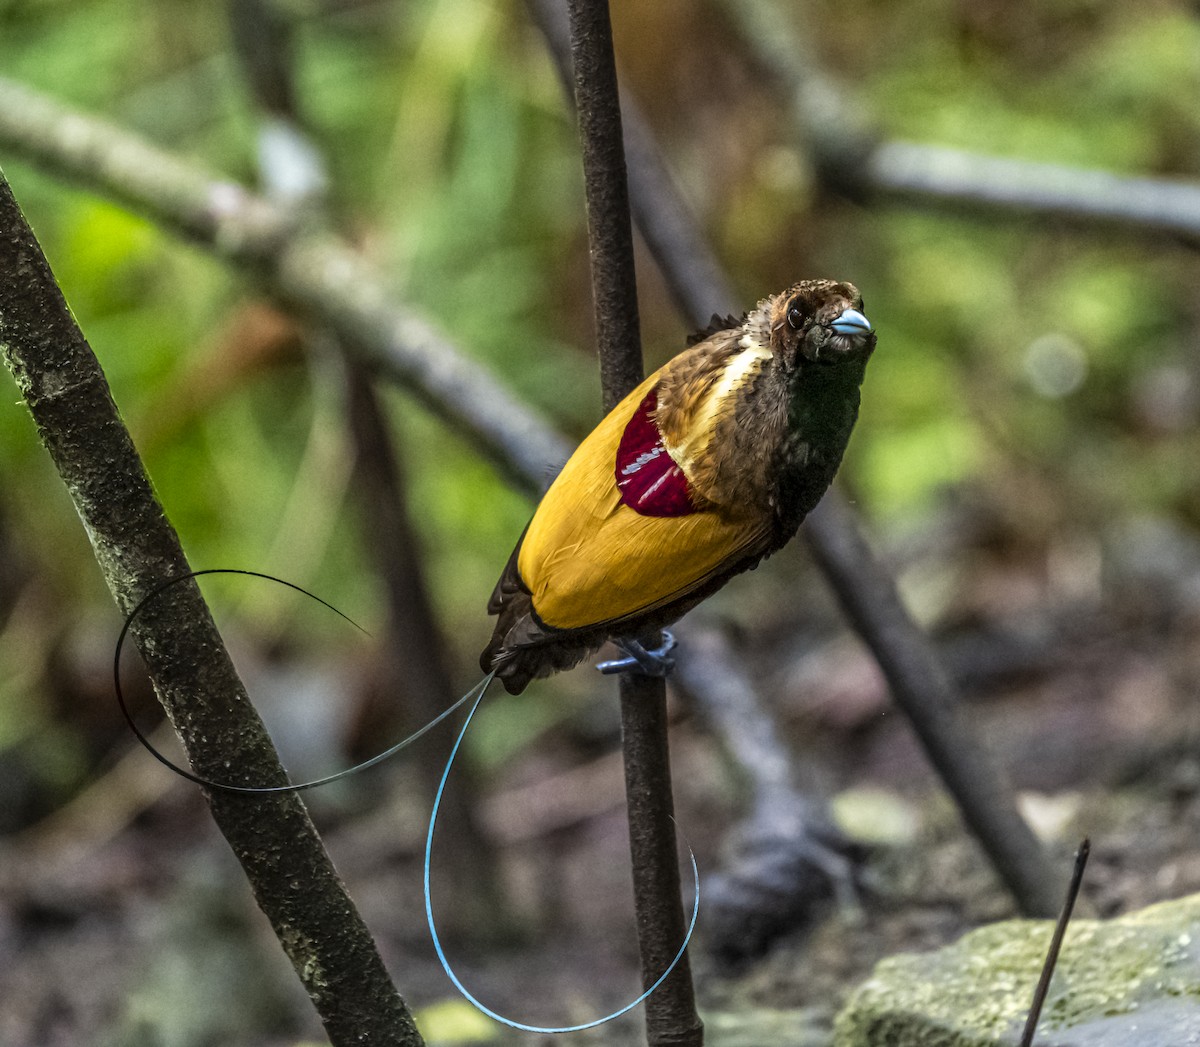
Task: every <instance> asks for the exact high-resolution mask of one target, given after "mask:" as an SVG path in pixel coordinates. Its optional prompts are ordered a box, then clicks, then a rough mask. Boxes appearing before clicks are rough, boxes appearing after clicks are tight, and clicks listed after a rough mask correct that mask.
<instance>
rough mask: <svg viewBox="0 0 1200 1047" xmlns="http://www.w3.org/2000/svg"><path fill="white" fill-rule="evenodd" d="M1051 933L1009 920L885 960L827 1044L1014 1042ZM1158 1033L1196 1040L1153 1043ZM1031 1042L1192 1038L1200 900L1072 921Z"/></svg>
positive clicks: (1039, 925) (1198, 992) (974, 1046)
mask: <svg viewBox="0 0 1200 1047" xmlns="http://www.w3.org/2000/svg"><path fill="white" fill-rule="evenodd" d="M1052 932H1053V926H1052V924H1051V923H1050V922H1048V921H1041V920H1011V921H1007V922H1005V923H997V924H992V925H991V926H988V927H983V928H981V929H979V930H977V931H973V932H971V933H970V934H967V935H965V936H964V937H963V938H962V939H961V940H960V941H958V942H956V943H955V944H954V945H951V946H948V947H947V948H945V949H941V950H939V951H937V952H933V953H926V954H920V955H917V954H905V955H900V956H895V957H891V958H889V959H887V960H883V961H882V962H881V963H880V964H879V965H878V966H877V967H876V968H875V972H874V974H873V975H872V976H871V978H869V979H868V980H867V981H866V982H865V983H864V984H863V985H862V986H861V987H860V988H859V989H858V990H857V991H856V992H855V993H854V995H853V996H852V997H851V999H850V1001H849V1002H848V1003H847V1005H846V1007H845V1008H844V1009H843V1011H842V1013H841V1014H840V1015H839V1016H838V1019H837V1023H836V1026H835V1030H834V1044H835V1047H998V1045H1001V1044H1012V1043H1014V1042H1016V1036H1017V1034H1018V1033H1019V1030H1020V1029H1021V1028H1022V1026H1023V1025H1024V1022H1025V1016H1026V1014H1027V1012H1028V1009H1029V1003H1030V999H1031V997H1032V995H1033V988H1034V985H1035V984H1036V983H1037V978H1038V974H1039V973H1040V971H1041V967H1042V962H1043V959H1044V957H1045V954H1046V949H1047V946H1048V945H1049V943H1050V936H1051V933H1052ZM1150 1030H1153V1038H1152V1039H1146V1037H1147V1036H1148V1035H1150ZM1168 1032H1170V1035H1178V1036H1180V1037H1188V1036H1193V1035H1194V1039H1192V1040H1189V1039H1187V1038H1179V1039H1169V1040H1163V1039H1160V1037H1161V1036H1162V1035H1166V1034H1167V1033H1168ZM1036 1042H1037V1043H1038V1045H1039V1047H1052V1045H1056V1044H1061V1045H1063V1047H1068V1045H1074V1044H1077V1043H1078V1044H1083V1043H1087V1044H1089V1045H1091V1044H1100V1043H1103V1044H1113V1045H1117V1044H1130V1045H1134V1044H1140V1045H1145V1044H1149V1043H1164V1044H1165V1043H1179V1044H1184V1043H1191V1042H1194V1043H1196V1044H1198V1045H1200V895H1193V896H1191V897H1188V898H1183V899H1180V900H1178V901H1173V902H1163V903H1161V904H1159V905H1154V906H1151V907H1150V908H1148V909H1144V910H1142V911H1141V912H1138V913H1134V914H1132V915H1129V916H1125V917H1122V918H1120V919H1116V920H1075V921H1073V922H1072V923H1071V926H1070V927H1069V928H1068V929H1067V934H1066V939H1065V941H1064V943H1063V950H1062V953H1061V955H1060V957H1059V963H1058V968H1057V970H1056V972H1055V976H1054V981H1053V983H1052V984H1051V987H1050V995H1049V997H1048V999H1047V1001H1046V1006H1045V1008H1044V1009H1043V1011H1042V1020H1041V1024H1040V1026H1039V1035H1038V1039H1037V1041H1036Z"/></svg>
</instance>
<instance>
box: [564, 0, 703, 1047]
mask: <svg viewBox="0 0 1200 1047" xmlns="http://www.w3.org/2000/svg"><path fill="white" fill-rule="evenodd" d="M568 10H569V12H570V16H571V51H572V55H573V57H574V89H575V104H576V108H577V110H578V113H579V137H580V142H581V145H582V152H583V169H584V180H585V186H586V193H587V213H588V243H589V247H590V254H591V264H592V296H593V300H594V306H595V317H596V340H597V347H598V351H599V354H600V377H601V382H602V384H603V387H604V409H605V410H606V411H607V410H610V409H611V408H612V407H614V406H615V405H616V404H617V403H618V402H619V401H620V400H621V399H622V398H623V397H624V396H625V394H626V393H628V392H629V391H630V390H631V389H633V388H634V386H636V385H637V384H638V383H639V382H640V381H641V379H642V373H643V372H642V346H641V335H640V333H639V330H638V310H637V288H636V284H635V277H634V265H633V233H632V228H631V224H630V218H629V193H628V189H627V186H626V181H625V156H624V152H623V149H622V143H621V111H620V105H619V102H618V99H617V74H616V65H615V62H614V60H613V45H612V27H611V24H610V22H609V14H608V3H607V0H569V2H568ZM620 686H621V728H622V746H623V750H624V759H625V790H626V794H627V797H628V808H629V842H630V851H631V854H632V859H633V889H634V906H635V909H636V911H637V928H638V943H639V946H640V949H641V954H642V982H643V984H644V985H646V986H649V985H651V984H653V983H654V981H656V980H657V979H658V977H659V975H660V974H661V973H662V971H663V970H665V969H666V967H667V965H668V964H669V963H670V962H671V959H672V957H673V956H674V954H675V952H676V951H677V950H678V948H679V943H680V942H682V941H683V937H684V934H685V933H686V923H685V920H684V914H683V905H682V902H681V899H680V891H679V863H678V856H677V852H676V842H675V823H674V817H673V811H674V807H673V800H672V795H671V767H670V757H669V752H668V748H667V715H666V687H665V685H664V683H663V681H662V680H656V679H650V678H648V677H644V676H634V675H631V674H625V675H623V676H622V677H621V685H620ZM646 1032H647V1039H648V1041H649V1043H650V1044H651V1047H668V1045H679V1047H699V1045H700V1044H702V1043H703V1041H704V1026H703V1025H702V1024H701V1021H700V1017H699V1015H698V1014H697V1013H696V1002H695V994H694V991H693V988H692V975H691V969H690V967H689V965H688V960H687V957H686V956H684V957H683V958H682V959H681V960H680V962H679V964H678V965H677V966H676V967H675V969H674V970H673V971H672V972H671V974H670V976H669V977H668V978H667V979H666V981H664V982H663V984H662V985H661V986H660V987H659V989H658V991H657V992H656V993H654V994H653V995H652V996H651V997H650V998H649V999H648V1000H647V1001H646Z"/></svg>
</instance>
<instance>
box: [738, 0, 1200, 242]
mask: <svg viewBox="0 0 1200 1047" xmlns="http://www.w3.org/2000/svg"><path fill="white" fill-rule="evenodd" d="M719 5H720V7H721V8H722V10H723V11H724V12H725V14H726V15H727V16H728V17H729V18H730V20H731V21H732V22H733V23H734V24H735V25H736V26H737V27H738V28H739V30H740V34H741V38H742V41H743V44H744V45H745V46H746V47H747V48H748V49H749V51H750V52H751V53H752V54H753V55H754V58H755V62H756V64H757V65H758V67H759V68H760V69H762V70H763V71H764V72H765V73H766V74H767V75H768V76H770V77H771V78H772V79H773V80H774V81H775V83H776V85H777V87H778V89H779V90H780V91H781V92H782V94H783V95H784V97H785V99H786V103H787V106H788V111H789V114H790V116H791V121H792V128H793V131H794V133H795V135H796V138H797V140H798V141H799V142H800V143H801V145H802V146H803V147H804V149H805V150H806V151H807V152H808V154H809V159H810V161H811V162H812V164H813V166H814V168H815V169H816V170H817V172H818V173H819V174H820V175H821V176H822V178H823V179H824V180H825V182H826V183H827V184H828V185H829V186H830V187H831V188H833V189H838V190H841V191H843V192H847V193H849V194H851V195H855V196H869V197H871V198H873V199H875V200H878V201H883V202H886V201H893V202H896V203H909V204H916V205H918V206H921V207H928V208H939V209H943V210H952V211H957V212H962V213H966V214H971V215H989V214H990V215H996V216H1013V215H1024V216H1037V217H1049V218H1055V219H1060V220H1063V221H1069V222H1072V223H1074V224H1076V225H1078V226H1079V227H1081V228H1083V229H1121V230H1124V231H1126V232H1131V233H1138V234H1143V235H1145V234H1151V235H1161V234H1163V233H1167V234H1170V235H1175V236H1178V237H1181V238H1183V239H1185V240H1196V239H1197V238H1200V185H1196V184H1195V183H1188V182H1173V181H1167V180H1165V179H1157V178H1137V177H1131V176H1127V175H1121V174H1117V173H1115V172H1113V171H1106V170H1102V169H1100V168H1087V167H1073V166H1070V165H1067V164H1048V163H1033V162H1030V161H1028V160H1017V159H1006V158H1001V157H995V156H985V155H981V154H979V153H972V152H968V151H966V150H963V149H951V148H946V147H944V146H936V145H926V144H920V143H916V142H902V141H894V140H893V141H887V140H884V139H882V138H880V137H879V135H878V134H877V133H876V132H875V131H874V130H873V129H872V128H871V126H870V124H869V122H868V120H867V119H866V118H865V117H864V116H863V114H862V109H861V107H858V106H856V105H855V104H854V102H853V99H852V98H851V96H850V95H849V94H848V92H847V91H846V90H845V89H844V88H843V87H842V86H841V85H839V84H838V83H837V82H836V81H835V80H834V78H833V77H831V76H829V75H828V74H827V73H826V72H825V70H824V69H823V68H822V66H821V62H820V60H819V56H817V55H816V53H815V51H814V49H813V48H811V47H809V46H808V43H807V41H806V40H805V39H804V38H803V36H802V35H801V34H799V33H790V34H789V33H787V32H786V31H785V30H786V26H787V24H788V23H787V19H786V18H784V17H781V10H780V5H779V4H778V3H776V2H775V0H719Z"/></svg>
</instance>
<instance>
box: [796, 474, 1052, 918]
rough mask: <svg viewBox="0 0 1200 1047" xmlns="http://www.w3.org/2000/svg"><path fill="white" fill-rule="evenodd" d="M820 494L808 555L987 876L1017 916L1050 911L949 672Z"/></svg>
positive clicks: (846, 514)
mask: <svg viewBox="0 0 1200 1047" xmlns="http://www.w3.org/2000/svg"><path fill="white" fill-rule="evenodd" d="M834 493H835V492H832V491H831V492H830V494H828V495H826V496H825V498H824V499H823V500H822V501H821V503H820V504H819V505H818V506H817V508H816V509H815V510H814V511H813V512H812V513H810V514H809V517H808V519H807V520H806V521H805V523H804V534H805V536H806V537H807V539H808V543H809V548H810V549H811V550H812V554H813V558H814V559H815V560H816V562H817V564H818V565H819V566H820V567H821V570H822V571H823V572H824V574H825V577H826V579H827V580H828V581H829V584H830V585H831V586H832V588H833V591H834V593H835V594H836V595H837V598H838V602H839V603H840V604H841V606H842V610H843V612H844V613H845V615H846V617H847V619H848V620H849V622H850V624H851V625H852V626H853V627H854V629H855V631H856V632H857V633H858V634H859V635H860V636H861V637H862V638H863V639H864V640H865V641H866V642H867V644H868V645H869V646H870V648H871V650H872V652H873V653H874V655H875V659H876V660H877V661H878V663H879V667H880V669H881V670H882V671H883V674H884V676H885V677H886V678H887V681H888V686H889V687H890V688H891V692H892V696H893V697H894V698H895V700H896V704H897V705H898V706H900V708H901V709H902V710H903V711H904V713H905V715H906V716H907V718H908V721H909V723H911V724H912V726H913V730H914V731H915V732H916V734H917V737H918V738H919V739H920V742H921V746H922V748H923V749H924V750H925V755H926V756H928V757H929V761H930V763H932V764H933V766H934V769H935V770H936V771H937V773H938V775H939V776H940V777H941V779H942V781H943V782H944V783H945V785H946V788H947V790H948V791H949V792H950V794H951V795H952V796H953V797H954V800H955V802H956V803H957V804H958V809H959V811H960V812H961V814H962V817H963V821H964V822H966V824H967V826H968V828H969V829H970V830H971V832H972V833H974V834H975V837H976V839H978V840H979V843H980V845H981V846H982V847H983V849H984V851H985V852H986V853H987V856H988V858H989V859H990V860H991V863H992V865H993V867H994V868H995V869H996V872H997V873H998V874H999V875H1000V878H1001V879H1002V880H1003V881H1004V883H1005V884H1006V885H1007V886H1008V889H1009V890H1010V891H1011V892H1012V894H1013V897H1014V898H1015V899H1016V901H1017V904H1018V905H1019V906H1020V908H1021V911H1022V912H1023V913H1024V914H1025V915H1027V916H1038V917H1044V918H1049V917H1051V916H1053V915H1054V913H1055V912H1057V911H1058V899H1057V898H1056V897H1055V892H1054V886H1053V885H1054V876H1053V872H1052V870H1051V868H1050V864H1049V861H1048V859H1047V857H1046V852H1045V851H1044V850H1043V849H1042V846H1041V844H1040V843H1038V840H1037V837H1036V836H1034V835H1033V830H1031V829H1030V828H1029V826H1028V824H1027V823H1026V822H1025V819H1024V818H1022V817H1021V815H1020V812H1019V811H1018V810H1017V805H1016V800H1015V798H1014V797H1013V792H1012V788H1011V787H1010V785H1009V784H1008V782H1007V781H1006V779H1005V777H1004V775H1003V774H1002V773H1001V770H1000V767H999V766H998V764H997V763H996V761H995V760H994V758H993V757H992V755H991V753H990V752H989V751H988V750H987V749H986V748H985V747H984V745H983V743H982V742H981V741H980V740H979V738H978V737H977V735H976V733H975V732H974V731H972V730H970V729H969V728H968V726H967V724H966V723H965V722H964V721H963V717H962V715H961V712H960V709H961V703H960V701H959V696H958V694H957V693H956V692H955V689H954V686H953V684H952V683H951V682H950V677H949V676H948V675H947V674H946V670H945V668H944V667H943V666H942V664H941V660H940V659H939V658H938V656H937V652H936V651H934V649H933V646H932V645H931V644H930V642H929V638H928V637H927V636H925V634H924V633H923V632H922V631H921V629H920V627H919V626H918V625H917V624H916V622H914V621H913V619H912V616H911V615H910V614H909V613H908V610H907V608H905V606H904V603H903V602H902V601H901V599H900V594H899V592H898V591H897V589H896V583H895V580H894V579H893V578H892V577H891V575H890V574H888V572H887V571H886V569H885V568H884V567H883V565H882V564H881V563H880V562H879V560H878V559H877V558H876V557H875V555H874V553H873V552H872V551H871V547H870V546H869V545H868V544H867V541H866V539H865V538H864V537H863V534H862V530H861V528H860V527H859V524H858V521H857V520H856V519H855V517H854V513H853V510H852V509H851V508H850V506H849V505H847V504H846V501H845V499H843V498H836V497H831V496H832V495H833V494H834Z"/></svg>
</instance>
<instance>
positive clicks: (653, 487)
mask: <svg viewBox="0 0 1200 1047" xmlns="http://www.w3.org/2000/svg"><path fill="white" fill-rule="evenodd" d="M657 407H658V391H657V390H656V389H651V390H650V392H649V393H647V394H646V399H644V400H643V401H642V402H641V404H640V405H639V406H638V409H637V410H636V411H634V412H633V417H632V418H631V419H630V420H629V424H628V425H627V426H625V432H624V433H622V434H621V444H620V446H619V447H618V448H617V468H616V479H617V488H618V489H619V490H620V492H621V501H622V502H624V503H625V504H626V505H627V506H629V508H630V509H632V510H633V511H634V512H637V513H641V514H642V516H687V515H688V513H694V512H695V511H696V509H695V507H694V506H693V505H692V499H691V496H690V495H689V493H688V481H687V477H686V476H684V475H683V470H682V469H680V468H679V466H677V465H676V464H675V461H674V459H672V458H671V456H670V455H669V454H667V449H666V448H665V447H664V446H663V441H662V434H661V433H660V432H659V431H658V425H657V424H656V423H655V421H654V410H655V408H657Z"/></svg>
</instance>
